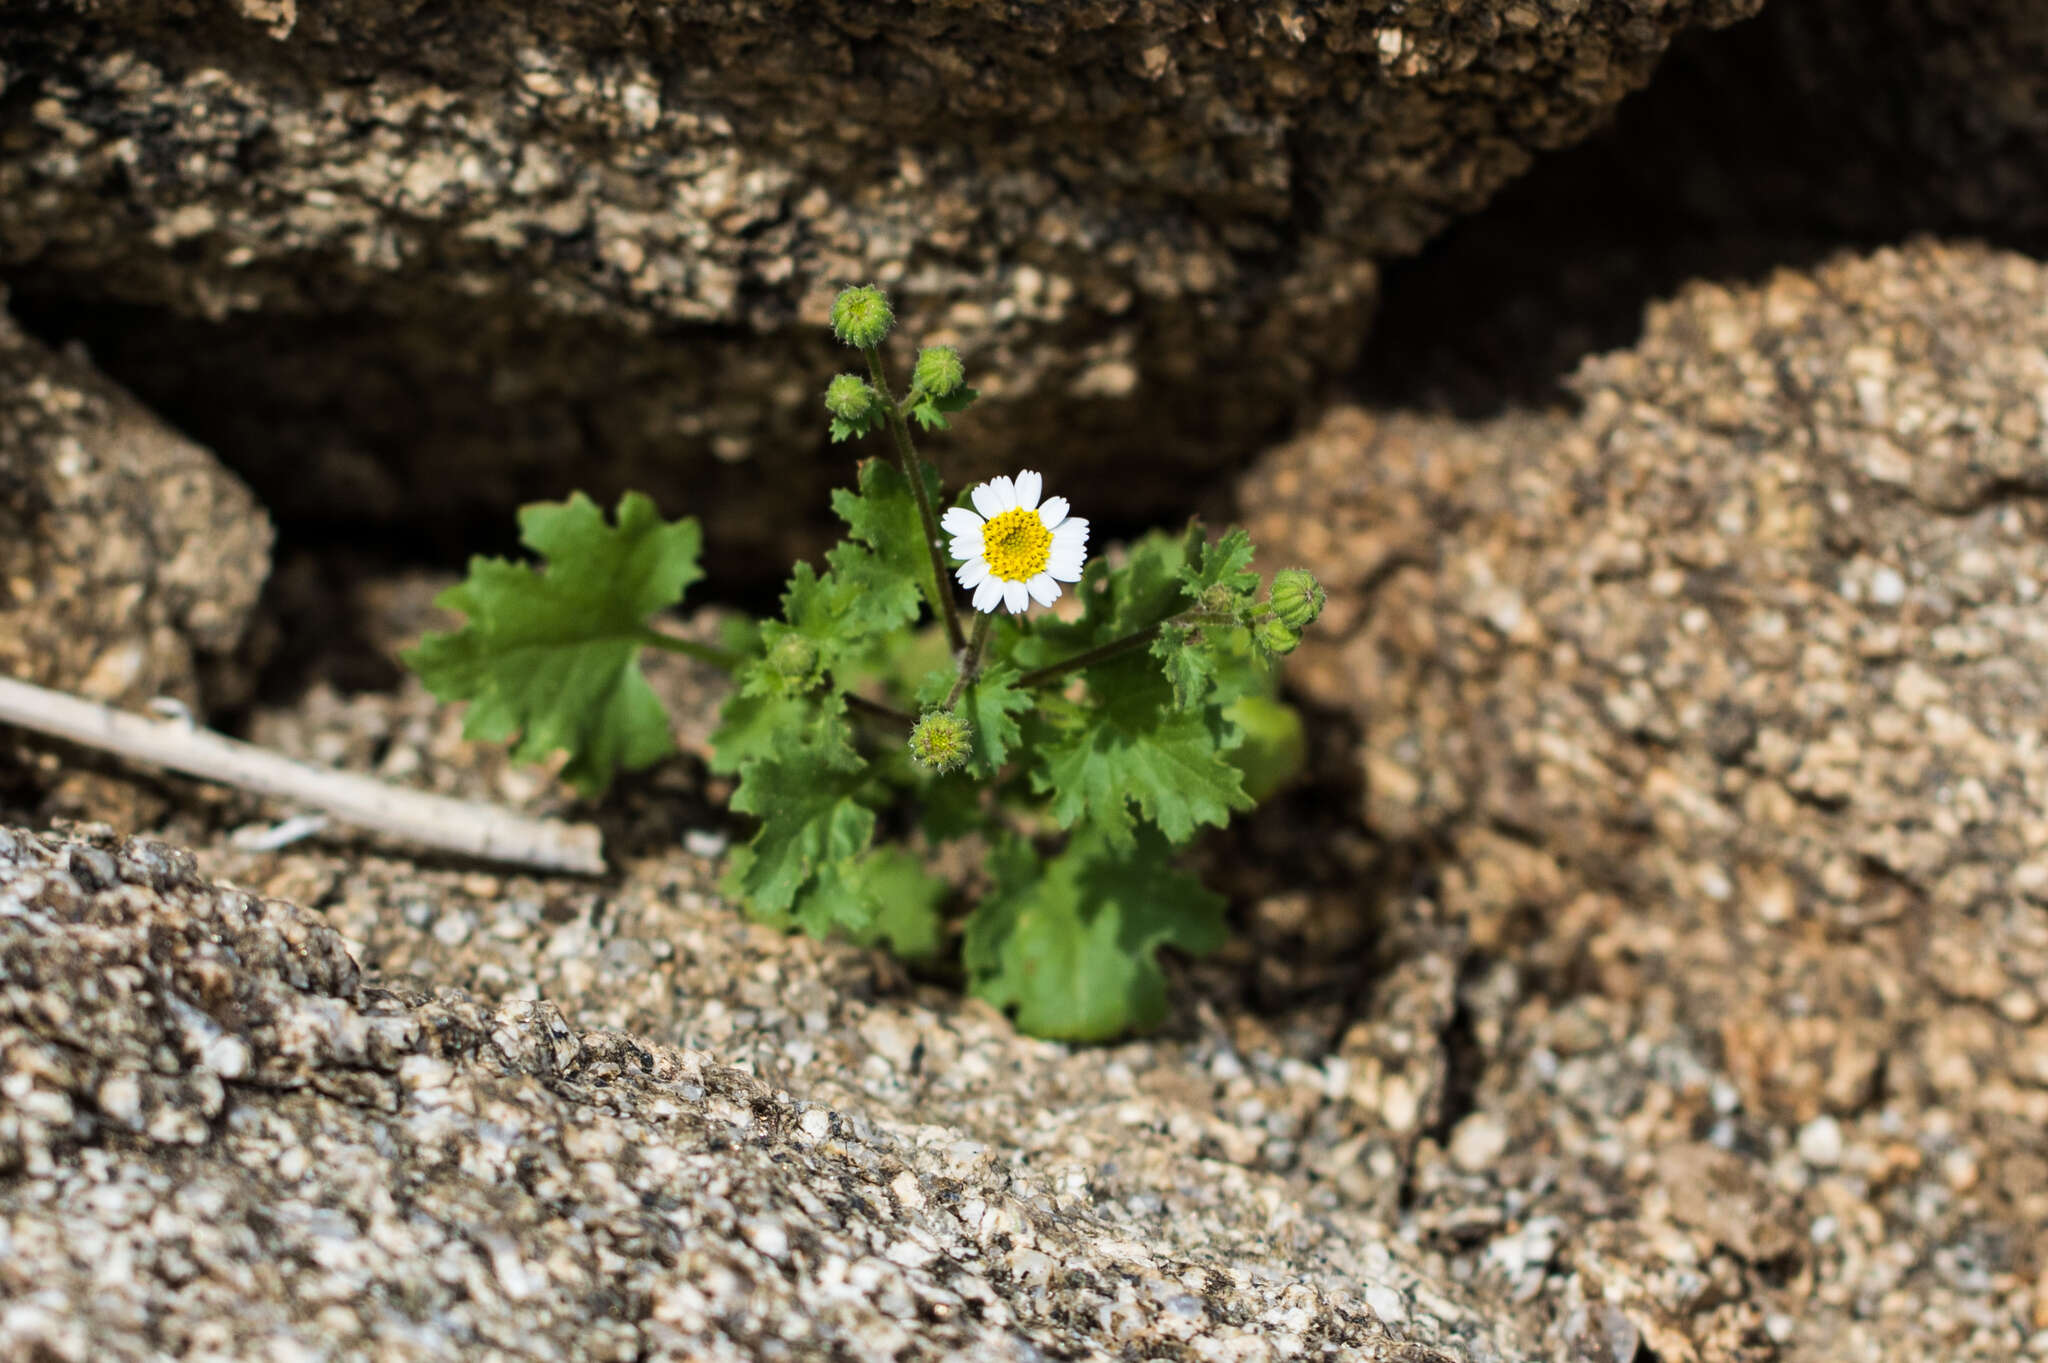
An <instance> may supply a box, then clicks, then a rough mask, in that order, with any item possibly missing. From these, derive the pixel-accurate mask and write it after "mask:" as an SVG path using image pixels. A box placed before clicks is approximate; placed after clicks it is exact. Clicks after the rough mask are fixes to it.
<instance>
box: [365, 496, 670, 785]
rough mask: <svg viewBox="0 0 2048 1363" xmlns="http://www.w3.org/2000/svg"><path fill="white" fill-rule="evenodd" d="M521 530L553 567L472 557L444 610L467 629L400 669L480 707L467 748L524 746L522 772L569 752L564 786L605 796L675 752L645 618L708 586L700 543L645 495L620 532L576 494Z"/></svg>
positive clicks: (424, 644)
mask: <svg viewBox="0 0 2048 1363" xmlns="http://www.w3.org/2000/svg"><path fill="white" fill-rule="evenodd" d="M519 529H520V540H521V542H522V543H524V544H525V545H526V546H527V548H529V549H532V550H533V551H535V552H536V553H538V554H540V555H542V556H543V557H544V558H546V560H547V564H546V566H545V567H544V568H541V569H538V570H536V569H535V568H534V567H533V566H532V565H530V564H525V563H511V562H507V561H506V560H504V559H495V558H482V557H479V558H473V559H471V560H470V563H469V576H468V578H466V579H465V580H464V581H462V582H459V583H457V584H456V585H455V586H453V587H450V588H448V590H446V591H444V592H442V593H441V594H440V595H439V596H438V597H436V598H435V604H436V605H439V606H442V607H445V608H446V609H449V610H455V611H460V612H462V613H463V614H464V615H466V616H468V617H469V618H468V620H467V622H466V623H464V624H463V626H462V627H461V628H460V629H458V630H455V631H453V632H451V633H436V634H429V635H427V636H426V637H425V638H424V639H422V640H420V643H419V646H418V647H416V648H414V649H411V650H410V651H408V652H406V653H405V654H403V655H402V657H403V659H404V662H405V664H406V666H408V667H410V668H412V670H413V671H415V672H417V673H419V675H420V678H421V680H422V681H424V682H425V683H426V684H427V689H428V690H430V691H432V692H433V693H434V694H435V695H436V696H439V697H440V698H441V699H442V700H446V701H456V700H466V701H469V702H470V709H469V715H468V717H467V719H466V720H465V721H464V724H463V733H464V734H465V735H466V736H467V737H469V738H473V739H483V740H487V741H490V742H500V743H502V742H505V741H507V740H509V739H511V738H512V737H513V736H514V735H515V734H516V735H518V743H517V745H516V746H515V747H514V748H513V749H512V756H513V757H514V758H515V759H517V760H519V761H522V762H540V761H545V760H546V759H547V757H548V755H549V754H550V753H552V752H554V751H556V750H557V749H561V750H564V751H567V752H568V754H569V762H568V764H567V765H566V766H565V767H564V768H563V769H562V775H563V777H564V778H566V779H567V780H568V781H569V782H570V783H571V784H573V785H574V786H575V787H576V788H577V789H578V790H579V791H581V792H582V793H583V794H584V795H586V796H589V797H591V798H596V797H597V796H600V795H602V794H603V793H604V792H605V790H606V788H607V787H609V786H610V785H611V781H612V777H613V775H614V774H615V773H616V772H617V771H618V770H619V769H620V768H625V769H627V770H635V769H638V768H641V767H647V766H651V765H653V764H654V763H655V762H657V761H659V760H660V759H662V758H663V757H666V756H667V755H668V754H669V753H670V752H672V751H674V749H675V739H674V736H673V735H672V734H671V732H670V729H669V721H668V715H667V713H666V712H665V711H664V710H663V709H662V706H661V702H660V700H658V699H657V698H656V697H655V694H654V691H653V689H652V688H651V687H649V686H648V684H647V679H646V678H645V677H644V676H642V675H641V672H640V667H639V656H640V650H641V648H642V647H644V646H645V642H646V637H647V633H648V627H647V619H648V617H649V616H651V615H652V614H654V612H656V611H660V610H665V609H667V608H668V607H671V606H673V605H675V604H676V603H677V602H678V601H680V600H682V596H683V591H684V589H685V588H687V587H688V586H689V585H690V584H691V583H693V582H695V581H697V579H698V578H700V577H702V576H703V573H702V572H701V571H700V570H699V568H698V566H697V555H698V552H699V549H700V548H701V545H702V535H701V533H700V532H699V530H698V528H697V523H696V522H695V521H694V520H689V519H684V520H681V521H674V522H665V521H663V520H662V519H661V515H660V513H659V512H658V511H657V510H656V509H655V505H654V502H653V501H652V500H651V499H649V498H647V497H645V496H642V495H641V494H639V493H637V492H632V493H627V494H626V496H625V497H624V498H622V499H621V500H620V502H619V508H618V524H617V526H616V528H614V527H613V526H610V525H607V524H606V523H605V518H604V513H603V512H602V511H601V510H600V509H599V508H598V506H597V504H596V503H594V502H592V501H591V500H590V499H589V498H588V497H585V496H584V495H583V494H582V493H580V492H579V493H577V494H575V495H574V496H572V497H571V498H570V499H569V500H568V501H566V502H541V503H536V504H534V505H531V506H526V507H522V508H521V509H520V512H519Z"/></svg>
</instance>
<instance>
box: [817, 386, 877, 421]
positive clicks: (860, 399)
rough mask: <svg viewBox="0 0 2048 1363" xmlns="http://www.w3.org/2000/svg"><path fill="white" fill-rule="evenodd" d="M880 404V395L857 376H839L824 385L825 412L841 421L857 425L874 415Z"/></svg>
mask: <svg viewBox="0 0 2048 1363" xmlns="http://www.w3.org/2000/svg"><path fill="white" fill-rule="evenodd" d="M881 402H882V395H881V394H879V393H877V392H876V391H875V390H874V389H873V388H872V387H870V386H869V384H868V381H867V380H866V379H864V378H862V377H861V376H860V375H858V374H841V375H840V376H839V377H838V378H836V379H834V380H832V382H831V383H829V384H827V385H825V410H826V411H828V412H830V413H831V414H832V415H833V416H836V417H838V418H839V419H840V420H841V421H849V422H852V423H854V424H855V425H859V424H860V423H861V422H863V421H866V420H868V419H869V418H871V417H873V416H874V415H875V409H876V408H877V407H879V406H880V405H881Z"/></svg>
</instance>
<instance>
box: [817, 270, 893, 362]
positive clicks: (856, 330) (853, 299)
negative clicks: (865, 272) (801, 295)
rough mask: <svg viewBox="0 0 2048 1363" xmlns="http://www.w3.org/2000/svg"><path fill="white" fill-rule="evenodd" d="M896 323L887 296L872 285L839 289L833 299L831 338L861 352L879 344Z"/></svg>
mask: <svg viewBox="0 0 2048 1363" xmlns="http://www.w3.org/2000/svg"><path fill="white" fill-rule="evenodd" d="M895 322H896V314H895V313H893V312H891V311H889V296H888V295H887V294H885V293H883V292H882V291H881V290H880V289H878V288H876V287H875V286H874V285H872V284H857V285H855V286H854V287H852V288H850V289H842V290H841V291H840V294H839V297H837V298H835V299H833V300H832V333H833V335H835V336H837V337H838V338H839V339H840V340H842V341H844V342H846V343H847V344H848V345H850V346H855V347H858V348H859V349H861V350H867V349H871V348H872V347H874V346H878V345H880V344H881V343H882V338H883V337H884V336H887V335H888V334H889V328H890V327H891V326H893V325H895Z"/></svg>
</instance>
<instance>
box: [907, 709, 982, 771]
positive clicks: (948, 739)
mask: <svg viewBox="0 0 2048 1363" xmlns="http://www.w3.org/2000/svg"><path fill="white" fill-rule="evenodd" d="M973 750H974V727H973V726H972V725H970V724H969V723H968V722H967V721H966V720H964V719H962V718H961V717H960V716H958V715H956V714H954V713H953V712H952V711H951V710H927V711H925V712H924V714H922V715H921V716H919V717H918V721H917V723H916V724H915V725H913V726H911V730H910V760H911V761H913V762H915V763H917V765H918V766H920V767H922V768H924V770H926V771H928V772H930V773H931V774H932V775H934V776H944V775H945V774H946V773H947V772H949V771H958V770H959V769H960V768H961V767H964V766H966V765H967V758H968V755H969V754H970V753H972V752H973Z"/></svg>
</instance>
